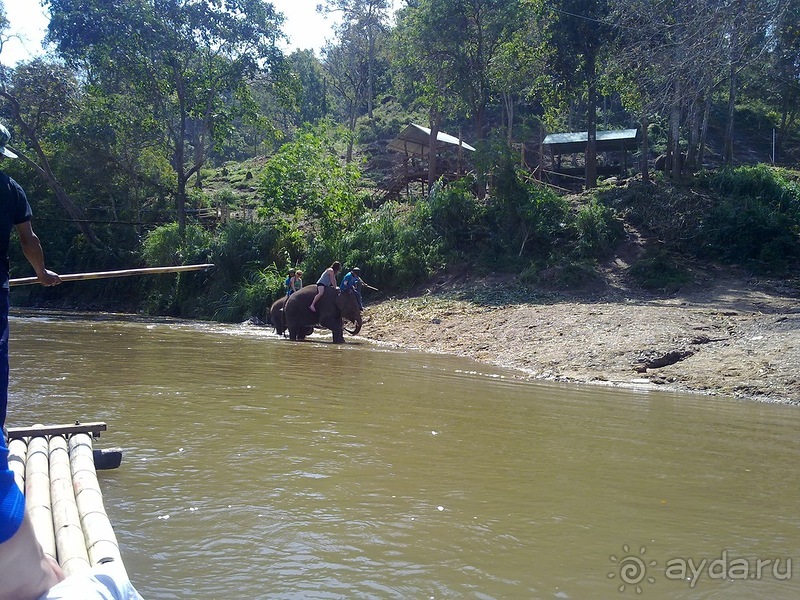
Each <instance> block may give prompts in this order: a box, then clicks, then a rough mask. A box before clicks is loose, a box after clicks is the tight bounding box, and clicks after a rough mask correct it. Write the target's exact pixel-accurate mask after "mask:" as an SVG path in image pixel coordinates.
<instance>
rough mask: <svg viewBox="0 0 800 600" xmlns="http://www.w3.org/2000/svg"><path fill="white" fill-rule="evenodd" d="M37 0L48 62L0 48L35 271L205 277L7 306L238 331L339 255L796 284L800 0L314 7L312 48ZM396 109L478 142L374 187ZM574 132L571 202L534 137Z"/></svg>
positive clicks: (262, 6)
mask: <svg viewBox="0 0 800 600" xmlns="http://www.w3.org/2000/svg"><path fill="white" fill-rule="evenodd" d="M45 5H46V6H47V8H48V9H49V11H50V14H51V21H50V26H49V30H48V41H49V43H50V53H49V54H48V55H47V56H46V57H45V58H39V59H35V60H33V61H30V62H27V63H21V64H18V65H15V66H13V67H12V66H9V65H5V64H3V62H2V59H3V56H2V46H0V118H2V120H3V121H4V122H5V123H6V124H7V125H8V127H9V129H11V131H12V133H13V140H12V142H11V144H10V145H11V147H12V148H13V149H14V150H15V151H16V152H17V153H18V154H19V155H20V157H21V159H20V160H17V161H8V160H6V161H3V163H2V168H3V170H4V171H6V172H8V173H9V174H10V175H11V176H12V177H14V178H15V179H17V181H19V182H20V183H21V184H22V185H23V187H24V188H25V189H26V191H27V193H28V196H29V198H30V201H31V204H32V206H33V209H34V213H35V217H34V226H35V228H36V230H37V232H38V233H39V235H40V237H41V238H42V240H43V244H44V247H45V252H46V256H47V262H48V265H49V266H51V268H53V269H54V270H57V271H59V272H63V273H67V272H79V271H89V270H110V269H114V268H130V267H138V266H164V265H177V264H190V263H199V262H213V263H214V264H215V265H216V268H215V269H214V270H213V271H210V272H206V273H187V274H182V275H180V276H169V277H157V278H145V279H141V280H138V279H137V280H131V279H121V280H107V281H102V282H101V281H98V282H87V283H81V284H68V285H62V286H59V287H58V288H55V289H47V290H44V289H39V288H34V287H30V288H25V289H21V288H20V289H18V290H15V291H14V297H13V302H14V303H15V304H18V305H19V304H24V303H29V304H46V305H49V306H56V307H63V308H92V309H115V310H129V311H140V312H146V313H152V314H168V315H175V316H186V317H196V318H215V319H221V320H231V321H236V320H243V319H245V318H248V317H250V316H254V315H256V316H259V317H263V315H264V312H265V309H266V307H267V306H268V305H269V303H270V302H271V301H272V299H273V298H275V297H277V296H278V295H280V294H281V293H282V282H283V279H284V278H285V276H286V273H287V272H288V270H289V269H290V268H293V267H301V268H303V269H304V270H305V272H306V273H307V274H308V275H307V277H309V278H312V277H313V278H314V279H315V274H316V273H317V272H319V271H321V270H322V269H323V268H324V267H325V266H327V265H328V264H330V263H331V262H332V261H333V260H340V261H341V262H342V263H343V264H344V265H345V267H352V266H355V265H358V266H360V267H361V268H362V269H363V271H364V273H365V278H366V279H367V280H368V281H369V282H370V283H372V284H373V285H376V286H377V287H379V288H381V289H382V290H384V291H385V292H386V293H389V294H396V293H402V292H403V291H404V290H407V289H409V288H410V287H412V286H414V285H417V284H419V283H421V282H424V281H426V280H427V279H428V278H429V277H431V276H432V275H433V274H435V273H438V272H442V271H445V270H447V269H451V270H452V269H461V268H463V267H464V266H465V265H467V266H469V268H470V269H471V270H472V271H473V272H476V273H480V272H490V271H501V272H505V273H510V274H514V275H516V276H518V278H519V280H520V281H521V282H523V283H524V284H526V285H529V286H532V287H535V286H542V285H547V286H556V287H560V288H564V289H573V288H576V287H577V288H580V287H581V286H586V285H590V284H591V282H592V281H595V280H596V279H597V278H598V277H601V276H602V265H603V264H604V262H607V261H609V260H611V259H613V257H614V256H615V254H616V253H618V252H623V251H625V248H629V247H630V246H631V245H632V244H634V243H635V245H636V246H637V253H636V257H635V259H636V260H635V261H634V262H633V264H632V266H631V269H630V276H631V277H632V278H634V280H635V282H636V284H637V285H641V286H644V287H647V288H649V289H654V290H670V289H675V288H676V287H679V286H680V285H681V284H682V283H683V282H685V281H686V280H687V277H689V273H690V270H689V269H688V268H687V264H688V263H689V262H690V261H697V260H703V261H717V262H722V263H735V264H737V265H740V266H744V267H745V268H747V269H750V270H752V271H754V272H764V273H770V274H777V275H780V276H790V275H791V274H792V269H793V268H794V265H795V264H796V259H797V257H798V254H799V253H800V237H798V236H800V184H799V183H798V172H797V171H796V170H793V168H794V169H796V167H797V164H798V161H800V124H798V110H800V26H798V22H797V18H796V15H797V14H800V0H774V1H772V0H769V1H768V0H760V1H757V2H751V1H748V2H745V1H744V0H731V1H723V2H720V1H718V0H717V1H713V2H712V1H700V2H693V3H691V6H690V5H688V4H687V3H662V2H654V1H652V0H596V1H590V2H586V1H585V0H584V1H578V0H553V1H545V0H406V1H405V2H401V3H400V6H399V10H397V12H396V13H395V14H390V11H389V7H390V3H389V2H388V0H328V1H327V2H326V3H324V4H323V5H321V7H320V10H323V11H326V12H328V13H330V14H331V15H335V16H336V17H337V18H338V19H340V21H339V25H338V26H337V29H336V36H335V38H334V40H332V41H331V42H330V43H329V44H328V45H327V46H325V48H324V49H323V50H322V52H321V53H320V56H316V55H315V54H314V53H313V52H311V51H309V50H306V51H295V52H293V53H291V54H288V55H285V54H284V53H282V52H281V51H280V49H279V45H278V42H279V41H280V39H281V37H282V32H281V25H282V17H281V15H280V14H279V13H277V12H276V11H275V9H274V7H273V6H272V5H271V4H270V3H268V2H263V1H261V0H236V1H233V2H225V3H208V4H206V3H195V2H189V1H188V0H164V1H161V2H157V3H151V2H148V1H145V0H123V1H120V2H115V3H108V2H105V1H103V0H81V1H80V2H79V1H78V0H46V1H45ZM2 7H3V5H2V3H0V39H2V35H3V32H5V31H7V23H6V21H5V18H4V10H3V8H2ZM395 7H396V8H397V6H395ZM409 123H417V124H420V125H422V126H424V127H427V128H429V129H430V130H431V135H430V139H431V140H435V139H436V136H437V134H438V133H439V132H447V133H450V134H452V135H455V136H457V137H458V138H460V139H463V140H465V141H466V142H468V143H469V144H470V145H472V146H474V147H475V152H470V153H469V163H468V166H467V168H465V169H463V173H462V175H463V176H461V177H459V178H458V179H457V180H452V178H448V179H447V180H445V179H442V178H440V177H439V174H440V173H441V172H442V164H441V163H442V162H444V161H447V160H448V157H447V155H446V154H442V153H437V152H436V151H431V152H429V153H428V155H427V157H426V160H424V161H422V162H420V163H419V164H418V165H417V166H420V167H422V168H423V169H425V170H426V171H427V177H423V178H422V179H421V180H420V181H419V182H416V181H415V182H413V183H409V184H408V185H406V186H396V187H397V189H398V190H400V192H399V193H395V194H393V195H390V194H387V190H388V189H389V188H390V187H391V183H392V182H393V181H396V179H397V176H398V172H399V171H400V170H402V169H403V168H404V161H405V160H406V158H407V157H405V156H403V155H402V153H398V152H393V151H390V150H388V149H387V145H388V143H389V142H390V141H391V140H392V139H393V138H394V137H395V136H396V135H397V134H398V133H399V132H400V131H402V130H403V129H404V128H405V127H406V126H407V125H408V124H409ZM614 129H637V130H638V135H639V139H640V145H639V149H638V151H637V152H635V153H633V154H632V155H631V156H630V157H626V158H629V162H628V160H626V161H625V165H626V166H628V168H627V170H626V172H624V173H620V174H619V175H618V176H615V177H613V178H608V177H604V176H603V175H602V169H600V171H598V164H600V165H602V164H603V162H604V160H609V158H608V157H604V156H603V153H602V152H598V149H597V146H596V143H595V140H596V139H597V132H598V131H607V130H614ZM580 131H582V132H586V134H587V143H586V147H585V150H584V152H582V153H581V155H580V156H579V157H575V158H574V159H573V158H572V157H571V158H570V160H574V164H575V165H579V166H580V167H581V170H582V171H583V176H582V178H581V182H580V187H581V188H582V190H581V191H580V193H572V194H567V193H565V192H564V191H563V190H560V189H557V188H555V187H553V186H551V185H548V182H547V181H546V177H543V169H542V168H541V167H542V165H541V164H540V161H541V158H542V155H541V153H540V151H539V148H540V143H541V141H542V140H543V139H544V138H545V136H546V135H547V134H549V133H558V132H580ZM659 156H660V157H661V158H660V163H659V167H660V169H661V170H658V171H656V170H655V167H656V159H657V157H659ZM451 158H452V157H451ZM611 160H613V159H611ZM437 163H438V164H437ZM599 173H600V174H599ZM551 183H552V182H551ZM12 265H13V267H12V268H13V270H12V276H23V275H27V274H29V273H28V271H27V270H26V269H27V265H26V263H25V261H24V258H23V257H22V255H21V253H20V252H19V251H18V250H17V251H16V254H14V255H12Z"/></svg>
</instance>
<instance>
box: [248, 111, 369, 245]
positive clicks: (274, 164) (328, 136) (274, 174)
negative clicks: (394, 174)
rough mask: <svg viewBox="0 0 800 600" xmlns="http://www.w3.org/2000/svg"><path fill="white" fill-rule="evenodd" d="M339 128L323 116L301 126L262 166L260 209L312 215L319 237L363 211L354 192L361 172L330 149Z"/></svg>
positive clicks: (336, 234) (337, 234) (333, 233)
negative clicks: (323, 118) (302, 127)
mask: <svg viewBox="0 0 800 600" xmlns="http://www.w3.org/2000/svg"><path fill="white" fill-rule="evenodd" d="M341 137H342V136H341V131H338V130H337V129H335V128H334V127H332V126H331V124H330V123H328V122H324V121H323V122H322V123H321V124H320V125H318V126H315V127H306V128H304V129H303V130H302V131H301V132H300V133H299V134H298V135H297V136H296V138H295V139H294V141H292V142H289V143H287V144H284V145H283V146H282V147H281V149H280V150H279V151H278V152H277V153H276V154H275V155H274V156H273V157H272V158H270V159H269V161H268V162H267V164H266V165H265V166H264V171H263V176H262V180H261V183H260V191H261V195H262V199H263V204H264V208H263V209H262V214H265V215H269V214H270V213H274V212H275V211H279V212H280V213H285V214H289V215H294V217H295V220H296V221H298V222H306V221H308V219H313V220H314V222H315V223H316V224H317V226H318V228H319V230H318V233H319V235H320V236H321V237H322V238H326V239H327V238H330V239H339V238H341V236H342V235H343V233H344V232H345V231H346V230H347V228H348V227H350V226H351V225H352V224H353V223H355V221H356V218H357V216H358V215H360V214H361V213H362V212H363V211H364V201H363V198H362V197H361V196H360V195H359V192H358V185H357V184H358V181H359V179H360V172H359V170H358V168H357V167H356V166H355V165H354V164H352V163H343V162H342V161H341V159H340V158H339V154H338V152H337V151H336V149H335V145H336V144H337V143H341Z"/></svg>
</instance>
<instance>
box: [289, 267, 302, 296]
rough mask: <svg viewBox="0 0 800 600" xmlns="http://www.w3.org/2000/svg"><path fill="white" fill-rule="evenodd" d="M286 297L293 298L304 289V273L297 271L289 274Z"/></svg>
mask: <svg viewBox="0 0 800 600" xmlns="http://www.w3.org/2000/svg"><path fill="white" fill-rule="evenodd" d="M285 285H286V295H287V296H291V295H292V294H294V293H295V292H296V291H298V290H299V289H300V288H302V287H303V272H302V271H301V270H300V269H297V270H296V271H295V272H294V273H291V274H289V276H288V277H287V278H286V282H285Z"/></svg>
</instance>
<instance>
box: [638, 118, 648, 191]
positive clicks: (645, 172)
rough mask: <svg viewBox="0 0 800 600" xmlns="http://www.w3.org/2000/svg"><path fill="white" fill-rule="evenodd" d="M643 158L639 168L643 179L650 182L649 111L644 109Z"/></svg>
mask: <svg viewBox="0 0 800 600" xmlns="http://www.w3.org/2000/svg"><path fill="white" fill-rule="evenodd" d="M641 121H642V158H641V160H640V165H639V168H640V170H641V171H642V181H643V182H644V183H650V161H649V160H648V158H649V156H648V155H649V154H650V137H649V135H648V133H647V126H648V122H647V111H646V110H645V109H642V119H641Z"/></svg>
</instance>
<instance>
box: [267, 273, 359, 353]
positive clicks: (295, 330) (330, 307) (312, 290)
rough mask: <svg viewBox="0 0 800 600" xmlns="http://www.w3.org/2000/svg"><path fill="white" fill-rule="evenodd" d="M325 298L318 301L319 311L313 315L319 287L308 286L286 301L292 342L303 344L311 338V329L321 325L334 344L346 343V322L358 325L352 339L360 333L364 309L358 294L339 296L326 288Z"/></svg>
mask: <svg viewBox="0 0 800 600" xmlns="http://www.w3.org/2000/svg"><path fill="white" fill-rule="evenodd" d="M322 289H323V292H322V295H321V296H320V297H319V298H317V300H316V307H315V308H316V310H315V311H314V312H312V311H311V309H310V307H311V301H312V300H314V298H315V297H316V295H317V286H316V285H307V286H305V287H303V288H302V289H301V290H300V291H298V292H295V293H294V294H292V295H291V296H289V298H288V299H287V300H286V304H285V306H284V309H283V316H284V318H285V324H286V328H287V329H288V330H289V339H291V340H302V339H305V337H306V335H308V333H307V331H308V328H309V327H313V326H314V325H317V324H319V325H321V326H322V327H325V328H326V329H330V330H331V331H332V332H333V342H334V343H335V344H343V343H344V333H343V331H344V320H347V321H352V322H353V323H355V329H354V330H353V331H350V330H349V329H348V330H347V332H348V333H350V334H352V335H358V333H359V332H360V331H361V324H362V321H361V309H360V307H359V305H358V299H357V298H356V297H355V294H353V293H349V292H340V291H339V289H338V288H335V287H332V286H327V287H324V288H322Z"/></svg>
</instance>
